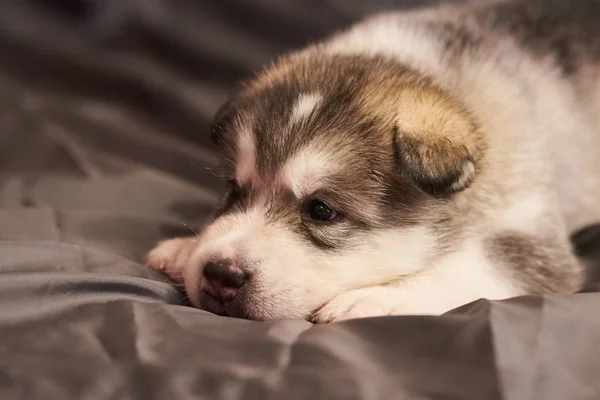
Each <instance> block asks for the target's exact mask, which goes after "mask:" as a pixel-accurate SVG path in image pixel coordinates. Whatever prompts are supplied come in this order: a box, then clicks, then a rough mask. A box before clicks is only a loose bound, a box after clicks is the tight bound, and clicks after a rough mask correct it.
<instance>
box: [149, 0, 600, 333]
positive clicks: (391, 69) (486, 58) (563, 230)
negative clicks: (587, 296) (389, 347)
mask: <svg viewBox="0 0 600 400" xmlns="http://www.w3.org/2000/svg"><path fill="white" fill-rule="evenodd" d="M214 141H215V143H216V145H217V146H218V147H219V149H220V151H221V154H222V159H223V168H224V173H225V174H226V176H227V177H228V179H227V184H228V190H227V192H226V195H225V196H224V199H223V202H222V204H221V205H220V207H219V210H218V212H217V213H216V215H215V217H214V219H213V220H212V221H211V222H210V223H209V224H208V225H207V226H206V227H205V228H204V230H203V231H201V233H200V235H199V237H198V238H196V237H190V238H177V239H172V240H167V241H164V242H162V243H160V244H159V245H158V246H157V247H156V248H155V249H154V250H152V251H151V252H150V253H149V255H148V266H149V267H150V268H153V269H157V270H161V271H163V272H165V273H167V274H168V275H169V276H171V277H172V278H173V279H176V280H179V281H182V282H183V283H184V285H185V290H186V293H187V295H188V297H189V299H190V300H191V302H192V303H193V304H194V305H195V306H197V307H200V308H203V309H206V310H209V311H212V312H214V313H217V314H221V315H228V316H234V317H240V318H248V319H254V320H273V319H283V318H302V319H307V320H311V321H314V322H318V323H326V322H331V321H338V320H344V319H350V318H361V317H372V316H382V315H398V314H434V315H435V314H441V313H444V312H446V311H448V310H450V309H453V308H455V307H457V306H460V305H463V304H466V303H468V302H471V301H474V300H477V299H480V298H487V299H504V298H509V297H512V296H517V295H522V294H527V293H561V292H571V291H574V290H577V289H578V288H579V287H580V285H581V283H582V279H583V276H584V271H583V268H582V266H581V265H580V264H579V262H578V261H577V260H576V258H575V257H574V254H573V252H572V249H571V245H570V242H569V235H570V233H571V232H572V231H573V230H575V229H578V228H580V227H582V226H584V225H587V224H589V223H592V222H597V221H600V1H592V0H579V1H572V2H566V1H562V0H524V1H494V2H488V1H485V2H475V3H468V4H461V5H456V4H452V5H444V6H439V7H436V8H433V9H427V10H416V11H410V12H399V13H388V14H383V15H378V16H374V17H371V18H369V19H367V20H366V21H364V22H362V23H359V24H358V25H356V26H354V27H351V28H350V29H348V30H347V31H345V32H342V33H340V34H338V35H335V36H333V37H331V38H329V39H326V40H324V41H322V42H320V43H317V44H314V45H312V46H310V47H308V48H306V49H303V50H300V51H297V52H294V53H292V54H289V55H286V56H284V57H282V58H281V59H279V60H278V61H276V62H275V63H273V64H272V65H270V66H269V67H268V68H266V69H265V70H264V72H262V73H261V74H259V75H258V76H257V77H256V78H255V79H253V80H252V81H250V82H248V83H247V84H246V85H245V86H244V88H243V89H242V90H241V91H240V92H239V93H238V94H237V95H235V96H234V97H233V98H232V99H231V101H230V102H228V103H227V104H226V105H225V106H224V107H223V109H222V110H221V111H220V112H219V113H218V115H217V116H216V117H215V123H214Z"/></svg>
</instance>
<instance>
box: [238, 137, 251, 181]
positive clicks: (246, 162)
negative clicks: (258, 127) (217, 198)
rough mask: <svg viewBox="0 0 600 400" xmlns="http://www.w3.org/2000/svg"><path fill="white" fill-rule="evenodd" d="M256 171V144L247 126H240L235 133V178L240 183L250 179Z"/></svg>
mask: <svg viewBox="0 0 600 400" xmlns="http://www.w3.org/2000/svg"><path fill="white" fill-rule="evenodd" d="M255 173H256V146H255V145H254V137H253V136H252V132H251V131H250V129H248V128H247V127H242V126H240V127H239V128H238V134H237V164H236V179H237V180H238V182H240V183H244V182H248V181H250V180H252V178H253V176H254V174H255Z"/></svg>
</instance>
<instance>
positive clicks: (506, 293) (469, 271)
mask: <svg viewBox="0 0 600 400" xmlns="http://www.w3.org/2000/svg"><path fill="white" fill-rule="evenodd" d="M522 293H523V291H522V290H521V289H519V288H518V287H516V286H513V285H511V284H510V283H509V280H508V277H506V276H501V275H500V274H499V273H498V272H497V271H496V269H495V267H494V265H493V264H492V263H491V262H490V260H489V259H488V258H487V257H486V256H485V254H484V250H483V245H482V243H481V241H479V240H475V239H473V240H470V241H468V242H467V243H466V244H465V246H464V247H463V248H462V249H461V250H459V251H457V252H455V253H452V254H450V255H448V256H447V257H445V258H442V259H441V260H439V262H438V263H436V264H435V266H432V267H430V268H427V269H424V270H422V271H421V272H420V273H419V274H416V275H411V276H408V277H406V278H405V279H402V280H398V281H396V282H395V283H390V284H388V285H385V286H372V287H367V288H361V289H357V290H352V291H347V292H344V293H342V294H340V295H339V296H337V297H335V298H334V299H333V300H331V301H330V302H328V303H327V304H326V305H325V306H324V307H323V308H321V309H320V310H319V311H318V313H317V316H316V320H317V322H332V321H339V320H344V319H351V318H364V317H374V316H382V315H400V314H402V315H409V314H424V315H438V314H442V313H445V312H447V311H450V310H452V309H454V308H456V307H459V306H461V305H464V304H467V303H470V302H473V301H475V300H479V299H482V298H487V299H489V300H500V299H506V298H510V297H513V296H516V295H519V294H522Z"/></svg>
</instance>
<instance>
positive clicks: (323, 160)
mask: <svg viewBox="0 0 600 400" xmlns="http://www.w3.org/2000/svg"><path fill="white" fill-rule="evenodd" d="M336 170H337V168H336V163H335V160H334V159H332V155H331V154H328V153H326V152H325V151H323V150H317V149H315V148H314V146H308V147H306V148H304V149H302V150H301V151H300V152H298V153H296V154H295V155H294V156H292V158H290V159H289V160H288V161H287V162H286V163H285V165H284V166H283V169H282V171H281V174H280V176H279V180H280V182H281V184H282V185H284V186H286V187H289V188H290V189H291V190H292V191H293V192H294V194H295V195H296V197H298V198H302V197H305V196H307V195H309V194H311V193H312V192H314V191H315V190H317V189H319V188H320V186H321V184H322V180H323V178H325V177H327V176H330V175H331V174H332V173H334V172H335V171H336Z"/></svg>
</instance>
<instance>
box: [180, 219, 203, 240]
mask: <svg viewBox="0 0 600 400" xmlns="http://www.w3.org/2000/svg"><path fill="white" fill-rule="evenodd" d="M181 225H183V226H185V227H186V228H188V229H189V230H190V231H192V232H194V235H196V237H197V238H198V239H201V237H200V235H199V234H198V232H196V231H195V230H194V228H192V227H191V226H189V225H188V224H186V223H185V222H182V223H181ZM195 242H197V243H198V240H195Z"/></svg>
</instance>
